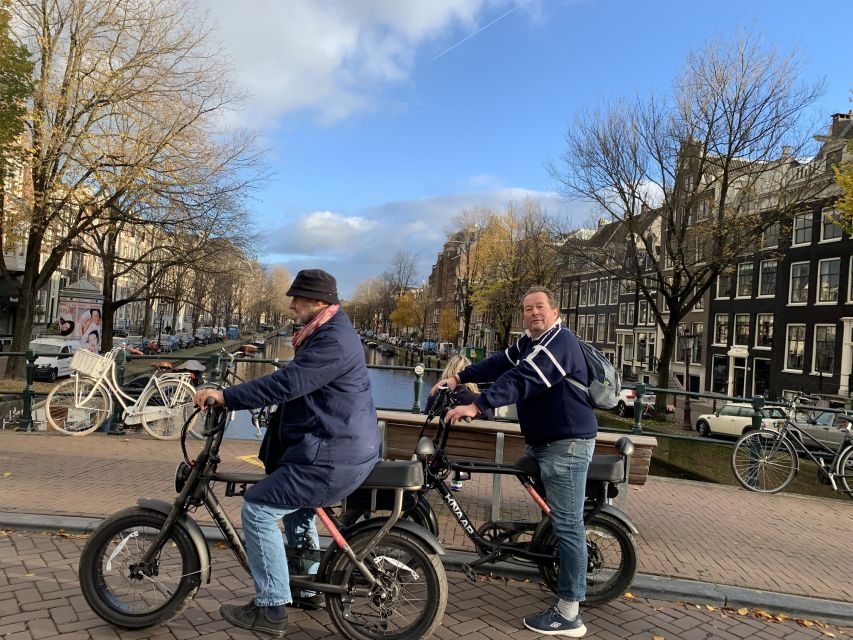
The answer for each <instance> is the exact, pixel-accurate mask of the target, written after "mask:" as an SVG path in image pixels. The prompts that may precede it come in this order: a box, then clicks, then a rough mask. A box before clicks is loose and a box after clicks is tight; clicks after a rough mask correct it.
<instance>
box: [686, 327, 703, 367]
mask: <svg viewBox="0 0 853 640" xmlns="http://www.w3.org/2000/svg"><path fill="white" fill-rule="evenodd" d="M704 333H705V325H704V324H703V323H701V322H694V323H693V335H694V336H696V337H695V338H694V339H693V353H692V354H691V356H690V357H691V358H692V359H693V362H695V363H696V364H702V354H703V353H704V349H703V348H702V337H703V334H704Z"/></svg>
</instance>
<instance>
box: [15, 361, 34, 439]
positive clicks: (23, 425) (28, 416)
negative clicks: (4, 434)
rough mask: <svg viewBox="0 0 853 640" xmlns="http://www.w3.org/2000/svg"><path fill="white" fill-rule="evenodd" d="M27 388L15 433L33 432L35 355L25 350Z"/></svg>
mask: <svg viewBox="0 0 853 640" xmlns="http://www.w3.org/2000/svg"><path fill="white" fill-rule="evenodd" d="M26 358H27V386H26V387H24V393H23V394H22V395H23V396H24V406H23V411H22V412H21V420H20V422H19V426H18V428H17V431H27V432H29V431H35V427H33V397H34V396H35V389H34V388H33V382H34V381H35V379H36V353H35V351H33V350H32V349H27V355H26Z"/></svg>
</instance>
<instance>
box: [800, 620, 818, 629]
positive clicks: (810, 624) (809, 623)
mask: <svg viewBox="0 0 853 640" xmlns="http://www.w3.org/2000/svg"><path fill="white" fill-rule="evenodd" d="M797 622H798V623H800V624H801V625H802V626H804V627H809V628H811V627H813V626H814V622H812V621H811V620H797Z"/></svg>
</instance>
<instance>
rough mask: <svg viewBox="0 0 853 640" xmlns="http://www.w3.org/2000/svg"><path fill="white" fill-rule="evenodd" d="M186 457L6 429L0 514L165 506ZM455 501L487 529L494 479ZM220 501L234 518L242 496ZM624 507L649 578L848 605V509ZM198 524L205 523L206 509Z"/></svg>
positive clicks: (706, 496) (524, 503)
mask: <svg viewBox="0 0 853 640" xmlns="http://www.w3.org/2000/svg"><path fill="white" fill-rule="evenodd" d="M192 446H199V444H198V443H192ZM257 446H258V445H257V442H253V441H239V440H233V441H226V442H225V445H224V446H223V449H222V455H223V460H224V464H223V468H225V469H240V468H242V469H251V468H252V467H251V466H250V465H249V464H248V463H247V462H244V461H240V460H237V459H236V458H237V457H238V456H243V455H249V454H253V453H255V452H256V451H257ZM179 459H180V452H179V447H178V444H177V443H175V442H160V441H154V440H151V439H148V438H145V437H139V436H129V437H118V438H117V437H113V436H102V435H91V436H87V437H85V438H70V437H66V436H60V435H55V434H43V433H40V434H19V433H14V432H6V431H0V511H16V512H22V513H40V514H50V515H60V514H64V515H88V516H102V515H106V514H109V513H112V512H114V511H117V510H119V509H121V508H123V507H126V506H128V505H131V504H133V503H134V502H135V500H136V498H137V497H141V496H145V497H160V498H163V499H166V500H169V499H171V497H172V496H173V495H174V489H173V487H172V478H173V475H174V469H175V465H176V463H177V461H178V460H179ZM7 473H8V474H9V475H8V476H6V475H5V474H7ZM503 487H504V503H503V504H504V507H505V511H506V515H509V514H510V513H511V514H512V516H513V517H525V516H526V517H531V518H535V517H537V516H536V514H535V512H534V511H533V510H531V509H530V508H529V502H528V500H527V499H526V496H524V495H522V494H521V492H520V491H518V490H517V489H516V488H515V486H514V485H513V484H512V483H510V482H509V479H504V484H503ZM457 497H458V499H459V501H460V503H461V504H462V506H463V508H465V509H466V510H467V511H469V514H470V515H472V516H473V517H474V518H475V520H478V521H482V519H485V518H486V517H487V514H488V513H489V510H490V508H491V480H490V479H488V478H485V477H483V478H480V479H477V478H476V477H475V479H474V480H472V481H469V482H466V483H465V489H464V491H462V492H461V493H459V494H457ZM223 503H224V504H225V506H226V509H227V510H228V511H229V513H230V515H231V516H232V517H233V518H234V519H235V521H239V504H240V502H239V499H236V498H232V499H228V498H223ZM627 510H628V511H629V513H630V516H631V518H632V519H633V520H634V522H635V523H636V524H637V527H638V529H639V530H640V534H639V535H638V536H637V542H638V546H639V559H640V571H641V572H643V573H648V574H657V575H664V576H672V577H679V578H685V579H694V580H701V581H707V582H713V583H717V584H727V585H734V586H741V587H747V588H755V589H764V590H768V591H775V592H781V593H790V594H799V595H806V596H812V597H821V598H829V599H835V600H841V601H844V602H853V563H850V562H849V532H850V530H851V525H853V502H851V501H842V500H826V499H816V498H808V497H802V496H795V495H784V494H783V495H776V496H766V495H760V494H754V493H750V492H747V491H744V490H741V489H737V488H735V487H729V486H722V485H712V484H706V483H696V482H687V481H680V480H670V479H662V478H652V479H650V480H649V482H648V483H647V484H646V485H645V486H643V487H634V486H632V487H631V488H630V491H629V495H628V499H627ZM442 513H443V507H442V508H441V509H440V510H439V514H440V515H441V514H442ZM197 516H198V518H199V520H200V521H202V522H205V521H209V519H208V518H207V515H206V514H205V513H201V512H200V513H198V514H197ZM443 521H444V522H445V524H447V526H444V527H443V529H442V534H443V537H444V539H445V543H446V544H447V545H448V546H450V547H452V548H468V542H467V539H465V538H464V537H463V536H462V534H461V532H460V530H459V528H457V527H455V526H451V524H448V523H447V521H448V516H447V514H446V512H444V515H443Z"/></svg>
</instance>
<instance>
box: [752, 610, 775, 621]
mask: <svg viewBox="0 0 853 640" xmlns="http://www.w3.org/2000/svg"><path fill="white" fill-rule="evenodd" d="M754 613H755V616H756V617H757V618H761V619H762V620H773V619H774V618H773V616H771V615H770V614H769V613H767V612H766V611H765V610H764V609H756V610H755V611H754Z"/></svg>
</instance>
